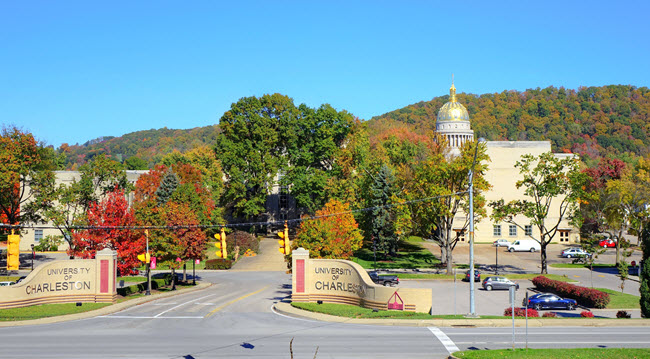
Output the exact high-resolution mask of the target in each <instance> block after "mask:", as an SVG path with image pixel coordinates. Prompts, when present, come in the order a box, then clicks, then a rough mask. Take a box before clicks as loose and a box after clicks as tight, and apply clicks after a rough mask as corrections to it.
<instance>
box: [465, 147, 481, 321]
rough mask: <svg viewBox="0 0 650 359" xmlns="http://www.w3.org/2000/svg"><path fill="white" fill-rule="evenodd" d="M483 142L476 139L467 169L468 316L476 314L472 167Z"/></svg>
mask: <svg viewBox="0 0 650 359" xmlns="http://www.w3.org/2000/svg"><path fill="white" fill-rule="evenodd" d="M482 142H485V139H484V138H479V139H478V140H477V141H476V147H475V148H474V160H473V161H472V168H471V169H470V170H469V174H468V175H469V316H470V317H475V316H476V308H475V303H474V167H475V166H476V155H477V153H478V146H479V145H480V144H481V143H482Z"/></svg>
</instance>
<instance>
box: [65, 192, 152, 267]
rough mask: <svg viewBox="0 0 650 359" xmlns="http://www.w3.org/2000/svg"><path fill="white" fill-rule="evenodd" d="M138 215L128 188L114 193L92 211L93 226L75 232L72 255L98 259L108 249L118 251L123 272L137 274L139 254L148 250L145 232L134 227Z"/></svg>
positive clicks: (94, 206)
mask: <svg viewBox="0 0 650 359" xmlns="http://www.w3.org/2000/svg"><path fill="white" fill-rule="evenodd" d="M134 225H135V218H134V216H133V209H132V208H130V207H129V205H128V203H127V201H126V198H125V196H124V191H122V190H116V191H113V192H110V193H109V194H108V195H107V196H106V197H105V198H104V199H103V200H102V201H100V202H98V203H94V204H92V205H91V206H90V209H89V210H88V226H89V227H90V228H88V229H86V230H82V231H75V232H74V233H73V234H72V240H73V243H74V250H72V251H70V253H69V254H72V255H75V256H77V257H81V258H94V257H95V253H97V251H100V250H102V249H104V248H109V249H113V250H116V251H117V257H118V260H117V268H118V270H119V272H120V273H121V274H122V275H128V274H136V273H137V270H136V269H135V268H136V267H138V266H139V265H140V264H141V262H140V261H139V260H138V258H137V256H138V254H142V253H144V252H145V237H144V233H143V232H142V231H139V230H134V229H133V226H134Z"/></svg>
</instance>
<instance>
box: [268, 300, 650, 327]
mask: <svg viewBox="0 0 650 359" xmlns="http://www.w3.org/2000/svg"><path fill="white" fill-rule="evenodd" d="M273 309H274V310H275V311H276V312H278V313H280V314H283V315H286V316H289V317H294V318H300V319H310V320H318V321H324V322H334V323H350V324H372V325H390V326H403V327H462V328H479V327H512V319H511V318H505V317H504V319H357V318H344V317H337V316H333V315H329V314H322V313H315V312H309V311H306V310H302V309H298V308H296V307H294V306H292V305H291V303H290V302H277V303H275V304H274V305H273ZM525 326H526V319H515V327H518V328H521V327H525ZM528 327H531V328H533V327H650V320H647V319H642V318H632V319H618V318H611V319H597V318H572V319H562V318H560V319H552V318H550V319H541V318H529V319H528Z"/></svg>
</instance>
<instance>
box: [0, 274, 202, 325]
mask: <svg viewBox="0 0 650 359" xmlns="http://www.w3.org/2000/svg"><path fill="white" fill-rule="evenodd" d="M211 285H212V283H204V282H199V283H197V284H196V286H194V287H191V288H187V289H184V290H177V291H173V292H165V293H158V294H152V295H150V296H145V297H140V298H136V299H131V300H126V301H124V302H122V303H116V304H113V305H109V306H106V307H103V308H99V309H96V310H91V311H88V312H83V313H75V314H67V315H60V316H57V317H48V318H40V319H32V320H19V321H13V322H9V321H7V322H0V328H3V327H15V326H24V325H40V324H51V323H59V322H67V321H71V320H80V319H87V318H93V317H98V316H101V315H107V314H112V313H115V312H119V311H121V310H124V309H127V308H131V307H135V306H136V305H140V304H143V303H148V302H151V301H154V300H157V299H161V298H167V297H173V296H175V295H179V294H185V293H191V292H195V291H198V290H201V289H205V288H208V287H209V286H211Z"/></svg>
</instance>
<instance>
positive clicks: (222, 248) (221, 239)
mask: <svg viewBox="0 0 650 359" xmlns="http://www.w3.org/2000/svg"><path fill="white" fill-rule="evenodd" d="M214 238H216V239H217V242H215V243H214V245H215V246H217V248H218V249H219V250H218V251H217V252H216V254H217V257H219V258H223V259H226V258H228V252H227V251H226V231H225V230H224V228H223V227H222V228H221V233H217V234H215V235H214Z"/></svg>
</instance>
